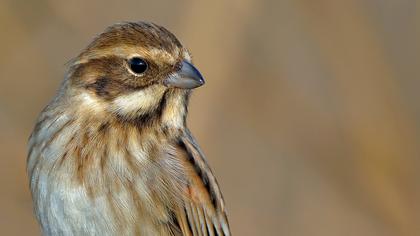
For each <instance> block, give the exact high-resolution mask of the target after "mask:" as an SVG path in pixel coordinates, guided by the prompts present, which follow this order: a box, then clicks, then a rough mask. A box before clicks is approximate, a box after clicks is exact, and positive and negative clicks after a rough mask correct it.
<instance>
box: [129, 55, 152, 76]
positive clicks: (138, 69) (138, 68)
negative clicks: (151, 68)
mask: <svg viewBox="0 0 420 236" xmlns="http://www.w3.org/2000/svg"><path fill="white" fill-rule="evenodd" d="M128 65H129V66H130V69H131V70H132V71H133V72H134V73H135V74H142V73H144V72H145V71H146V70H147V67H148V66H147V62H146V61H145V60H143V59H141V58H140V57H133V58H131V59H130V60H129V61H128Z"/></svg>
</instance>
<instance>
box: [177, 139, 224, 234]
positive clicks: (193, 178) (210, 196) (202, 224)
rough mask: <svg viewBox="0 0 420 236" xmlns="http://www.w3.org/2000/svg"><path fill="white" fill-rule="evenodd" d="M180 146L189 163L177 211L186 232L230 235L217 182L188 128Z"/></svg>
mask: <svg viewBox="0 0 420 236" xmlns="http://www.w3.org/2000/svg"><path fill="white" fill-rule="evenodd" d="M177 148H178V149H179V150H178V151H179V152H180V153H182V154H181V155H182V156H183V159H184V160H185V161H186V162H187V163H185V164H186V166H187V168H186V171H188V174H187V176H189V179H188V186H186V187H185V191H184V192H185V196H184V205H183V206H182V207H180V209H178V210H177V212H176V213H175V215H176V218H177V220H178V224H179V225H178V226H179V227H180V229H181V231H182V233H183V235H193V236H198V235H199V236H201V235H203V236H213V235H214V236H222V235H223V236H229V235H231V233H230V229H229V224H228V220H227V217H226V211H225V204H224V201H223V197H222V194H221V192H220V189H219V186H218V184H217V181H216V179H215V177H214V175H213V173H212V172H211V170H210V168H209V166H208V164H207V162H206V160H205V158H204V156H203V154H202V152H201V150H200V149H199V147H198V145H197V144H196V142H195V140H194V138H193V137H192V136H191V134H190V133H189V131H188V132H187V133H186V135H185V136H184V137H183V138H182V139H181V140H180V141H179V145H178V147H177Z"/></svg>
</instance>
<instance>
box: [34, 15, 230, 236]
mask: <svg viewBox="0 0 420 236" xmlns="http://www.w3.org/2000/svg"><path fill="white" fill-rule="evenodd" d="M203 84H204V80H203V77H202V76H201V74H200V72H199V71H198V70H197V69H196V68H195V67H194V66H193V64H192V63H191V56H190V54H189V53H188V51H187V50H186V49H185V48H184V47H183V46H182V45H181V43H180V42H179V41H178V40H177V38H176V37H175V36H174V35H173V34H172V33H170V32H169V31H168V30H167V29H165V28H163V27H161V26H158V25H155V24H152V23H144V22H139V23H121V24H116V25H113V26H111V27H109V28H108V29H106V30H105V32H103V33H102V34H100V35H99V36H98V37H96V38H95V39H94V40H93V42H92V43H90V44H89V46H88V47H87V48H86V49H85V50H84V51H83V52H82V53H81V54H80V55H79V56H78V57H76V58H75V59H74V60H73V61H72V62H71V63H70V67H69V70H68V73H67V75H66V77H65V79H64V82H63V83H62V85H61V88H60V90H59V92H58V94H57V95H56V96H55V98H54V99H53V100H52V101H51V102H50V103H49V105H48V106H47V107H46V108H45V109H44V110H43V111H42V113H41V115H40V116H39V118H38V121H37V124H36V126H35V128H34V131H33V133H32V135H31V137H30V140H29V155H28V163H27V164H28V166H27V169H28V174H29V177H30V187H31V191H32V197H33V202H34V207H35V213H36V216H37V218H38V221H39V223H40V225H41V228H42V232H43V234H44V235H77V236H80V235H101V236H102V235H230V230H229V225H228V221H227V218H226V213H225V204H224V202H223V198H222V194H221V192H220V189H219V186H218V184H217V181H216V179H215V177H214V175H213V174H212V172H211V170H210V168H209V166H208V164H207V162H206V159H205V158H204V156H203V153H202V152H201V150H200V148H199V147H198V145H197V143H196V141H195V140H194V138H193V137H192V135H191V133H190V131H189V130H188V128H187V126H186V115H187V106H188V98H189V95H190V91H191V89H193V88H196V87H199V86H201V85H203Z"/></svg>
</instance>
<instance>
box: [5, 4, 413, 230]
mask: <svg viewBox="0 0 420 236" xmlns="http://www.w3.org/2000/svg"><path fill="white" fill-rule="evenodd" d="M127 20H129V21H137V20H147V21H153V22H156V23H159V24H162V25H164V26H166V27H167V28H168V29H170V30H171V31H172V32H174V33H175V34H176V35H177V36H178V37H179V38H180V39H181V41H182V42H183V43H184V44H185V45H187V47H188V48H189V49H190V51H191V52H192V53H193V55H194V58H195V64H196V65H197V66H198V68H199V69H200V70H201V72H202V73H203V74H204V76H205V77H206V79H207V84H206V86H204V87H202V88H200V89H198V90H197V91H196V92H195V94H194V96H193V99H192V104H191V109H190V110H191V112H190V116H189V124H190V127H191V129H192V131H193V133H194V134H195V136H196V137H197V138H198V140H199V143H200V144H201V146H202V148H203V150H204V151H205V153H206V154H207V157H208V159H209V161H210V164H211V166H212V167H213V169H214V171H215V173H216V175H217V177H218V179H219V182H220V184H221V187H222V190H223V192H224V195H225V200H226V202H227V206H228V210H229V217H230V223H231V226H232V230H233V233H234V235H311V236H313V235H322V236H329V235H381V236H382V235H420V172H419V171H418V170H419V168H420V100H419V99H420V91H419V90H420V69H419V68H420V60H419V59H420V56H419V55H420V43H419V42H420V24H419V23H420V4H418V2H416V1H415V0H354V1H351V0H349V1H336V0H318V1H313V0H232V1H224V0H212V1H134V0H132V1H115V0H114V1H112V0H107V1H82V0H78V1H55V0H42V1H24V0H1V1H0V29H1V33H0V51H1V53H0V149H1V158H0V173H1V174H0V184H1V192H0V229H1V232H0V234H1V235H39V230H38V226H37V224H36V221H35V219H34V217H33V215H32V209H31V200H30V195H29V191H28V184H27V177H26V173H25V161H26V141H27V137H28V136H29V134H30V132H31V129H32V127H33V125H34V120H35V118H36V116H37V115H38V113H39V112H40V110H41V109H42V108H43V106H44V105H45V104H46V103H47V102H48V101H49V99H50V98H51V97H52V96H53V95H54V93H55V91H56V89H57V88H58V85H59V83H60V81H61V80H62V78H63V74H64V72H65V69H66V68H65V65H64V64H65V63H66V62H67V61H68V60H70V59H71V58H72V57H74V56H76V55H77V54H78V52H79V51H80V50H81V49H82V48H83V47H84V46H86V45H87V43H88V42H89V41H90V39H91V38H92V37H93V36H94V35H95V34H97V33H99V32H101V31H102V30H103V29H104V28H105V27H106V26H108V25H110V24H112V23H115V22H118V21H127Z"/></svg>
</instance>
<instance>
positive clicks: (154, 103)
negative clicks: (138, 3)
mask: <svg viewBox="0 0 420 236" xmlns="http://www.w3.org/2000/svg"><path fill="white" fill-rule="evenodd" d="M69 80H70V83H71V87H72V91H73V94H76V97H78V99H79V100H80V101H81V102H82V105H81V106H82V107H83V106H85V109H87V110H89V111H90V112H97V113H104V114H107V115H111V116H115V117H118V118H119V119H122V120H124V121H130V122H131V121H135V122H150V121H154V120H156V119H159V120H162V121H165V120H166V121H167V122H172V123H174V124H177V125H184V124H183V123H185V115H186V109H187V108H186V106H187V101H188V94H189V91H190V90H191V89H193V88H196V87H199V86H201V85H203V84H204V79H203V77H202V76H201V74H200V72H199V71H198V70H197V69H196V68H195V67H194V66H193V65H192V63H191V57H190V54H189V52H188V51H187V50H186V49H185V48H184V47H183V46H182V45H181V43H180V42H179V41H178V39H177V38H176V37H175V36H174V35H173V34H172V33H171V32H169V31H168V30H167V29H165V28H163V27H161V26H158V25H155V24H152V23H145V22H139V23H121V24H116V25H113V26H111V27H109V28H107V29H106V30H105V32H103V33H102V34H100V35H99V36H97V37H96V38H95V39H94V40H93V41H92V43H90V44H89V46H88V47H87V48H86V49H85V50H84V51H83V52H82V53H81V54H80V55H79V56H78V57H77V58H76V59H75V60H73V61H72V63H71V66H70V76H69Z"/></svg>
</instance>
